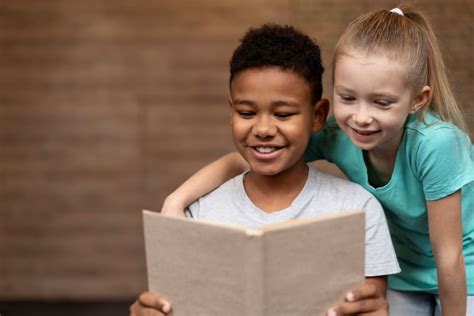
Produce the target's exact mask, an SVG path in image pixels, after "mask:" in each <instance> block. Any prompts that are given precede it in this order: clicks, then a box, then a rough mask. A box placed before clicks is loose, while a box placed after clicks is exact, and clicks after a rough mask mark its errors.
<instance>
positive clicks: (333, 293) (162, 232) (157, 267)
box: [143, 211, 365, 316]
mask: <svg viewBox="0 0 474 316" xmlns="http://www.w3.org/2000/svg"><path fill="white" fill-rule="evenodd" d="M364 218H365V215H364V213H363V212H360V211H354V212H341V213H337V214H334V215H329V216H319V217H311V218H304V219H295V220H291V221H286V222H281V223H277V224H272V225H268V226H264V227H262V228H261V229H256V230H251V229H245V228H243V227H240V226H237V225H235V226H233V225H228V224H220V223H216V222H209V221H202V220H193V219H182V218H170V217H165V216H162V215H160V214H159V213H155V212H150V211H143V220H144V233H145V247H146V260H147V270H148V285H149V290H150V291H152V292H156V293H159V294H160V295H161V296H163V297H164V298H166V299H167V300H169V301H170V302H171V303H172V305H173V311H174V313H173V315H174V316H185V315H229V316H232V315H249V316H254V315H255V316H264V315H324V313H325V312H326V310H327V309H328V308H329V307H330V306H332V305H333V304H335V303H337V302H339V301H341V299H342V298H343V297H344V294H345V293H346V291H347V290H349V289H351V288H353V287H354V286H356V285H357V284H359V283H361V282H363V280H364V248H365V224H364V222H365V221H364Z"/></svg>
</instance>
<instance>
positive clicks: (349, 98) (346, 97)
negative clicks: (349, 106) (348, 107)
mask: <svg viewBox="0 0 474 316" xmlns="http://www.w3.org/2000/svg"><path fill="white" fill-rule="evenodd" d="M340 97H341V100H342V101H343V102H352V101H354V100H355V98H354V97H352V96H350V95H346V94H341V95H340Z"/></svg>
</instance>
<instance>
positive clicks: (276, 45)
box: [230, 24, 324, 103]
mask: <svg viewBox="0 0 474 316" xmlns="http://www.w3.org/2000/svg"><path fill="white" fill-rule="evenodd" d="M240 42H241V43H240V45H239V46H238V47H237V48H236V49H235V51H234V53H233V55H232V58H231V60H230V82H232V80H233V79H234V77H235V76H236V75H237V74H238V73H239V72H241V71H243V70H246V69H249V68H264V67H272V66H277V67H280V68H282V69H284V70H291V71H294V72H295V73H297V74H299V75H300V76H301V77H302V78H304V79H305V80H306V81H307V82H308V84H309V85H310V87H311V90H312V101H313V103H315V102H317V101H319V100H320V99H321V96H322V93H323V88H322V82H321V81H322V74H323V72H324V68H323V65H322V63H321V52H320V49H319V46H318V45H317V44H316V42H315V41H313V40H312V39H311V38H310V37H309V36H307V35H305V34H304V33H302V32H300V31H298V30H297V29H295V28H294V27H292V26H288V25H285V26H282V25H277V24H264V25H262V26H261V27H259V28H251V29H250V30H249V31H248V32H247V33H246V34H245V35H244V37H243V38H242V39H241V41H240Z"/></svg>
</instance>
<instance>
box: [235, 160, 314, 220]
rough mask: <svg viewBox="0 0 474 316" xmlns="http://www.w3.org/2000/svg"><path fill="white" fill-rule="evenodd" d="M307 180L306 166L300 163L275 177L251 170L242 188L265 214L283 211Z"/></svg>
mask: <svg viewBox="0 0 474 316" xmlns="http://www.w3.org/2000/svg"><path fill="white" fill-rule="evenodd" d="M307 178H308V166H307V165H306V163H305V162H304V161H300V162H298V163H296V164H295V165H293V166H292V167H291V168H289V169H287V170H285V171H283V172H280V173H278V174H276V175H272V176H265V175H259V174H256V173H254V172H252V170H251V171H250V172H249V173H248V174H247V175H246V177H245V178H244V188H245V192H246V193H247V195H248V197H249V198H250V200H252V202H253V203H254V204H255V205H256V206H257V207H258V208H260V209H262V210H264V211H265V212H268V213H272V212H276V211H280V210H282V209H285V208H287V207H289V206H290V205H291V203H292V202H293V200H294V199H295V198H296V197H297V196H298V194H299V193H300V192H301V190H302V189H303V187H304V185H305V184H306V180H307Z"/></svg>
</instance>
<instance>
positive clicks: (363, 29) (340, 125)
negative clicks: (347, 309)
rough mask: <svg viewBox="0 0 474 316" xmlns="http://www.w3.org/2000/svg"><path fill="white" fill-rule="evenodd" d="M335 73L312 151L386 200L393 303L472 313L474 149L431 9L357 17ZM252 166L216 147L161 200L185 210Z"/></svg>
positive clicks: (170, 208)
mask: <svg viewBox="0 0 474 316" xmlns="http://www.w3.org/2000/svg"><path fill="white" fill-rule="evenodd" d="M333 81H334V88H333V104H334V105H333V106H334V108H333V110H334V117H333V118H330V119H329V120H328V122H327V123H326V126H325V128H324V129H323V130H322V131H321V132H318V133H317V134H314V135H313V136H312V138H311V142H310V144H309V147H308V148H307V151H306V158H307V160H308V161H313V160H316V159H326V160H328V161H330V162H334V163H335V164H336V165H337V166H338V167H339V168H340V169H341V170H342V171H343V172H344V173H345V175H346V176H347V177H348V178H349V179H350V180H352V181H354V182H357V183H359V184H360V185H362V186H363V187H364V188H365V189H367V190H368V191H370V192H371V193H372V194H373V195H375V196H376V197H377V198H378V199H379V201H380V202H381V203H382V205H383V206H384V210H385V212H386V216H387V219H388V222H389V226H390V231H391V236H392V239H393V243H394V246H395V250H396V252H397V257H398V260H399V263H400V266H401V268H402V272H401V273H400V274H398V275H394V276H390V277H389V288H390V290H389V292H388V300H389V307H390V315H392V316H397V315H402V316H406V315H433V314H434V315H440V314H441V307H442V313H443V315H471V316H472V315H474V296H472V295H474V242H473V240H474V163H473V158H474V157H473V156H474V155H473V154H474V151H473V147H472V144H471V141H470V139H469V136H467V135H468V133H467V127H466V126H465V124H464V122H463V117H462V112H461V109H460V107H459V106H458V105H457V104H456V101H455V99H454V97H453V94H452V92H451V89H450V87H449V83H448V80H447V76H446V72H445V68H444V64H443V60H442V57H441V53H440V50H439V48H438V44H437V40H436V38H435V36H434V34H433V31H432V29H431V27H430V25H429V23H428V22H427V20H426V18H425V17H424V16H423V15H422V14H420V13H419V12H418V11H416V10H414V9H412V8H410V7H408V6H401V7H400V8H396V9H393V10H391V11H386V10H381V11H377V12H371V13H369V14H366V15H363V16H361V17H359V18H357V19H356V20H355V21H353V22H352V23H351V24H350V25H349V26H348V27H347V29H346V30H345V31H344V33H343V35H342V37H341V38H340V40H339V42H338V44H337V46H336V50H335V55H334V59H333ZM245 168H247V166H246V165H245V163H244V162H243V160H242V158H240V157H239V156H238V155H237V154H230V155H228V156H226V157H224V158H221V159H220V160H218V161H217V162H215V163H213V164H211V165H210V166H208V167H206V168H204V169H202V170H201V171H200V172H198V173H197V174H196V175H195V176H193V177H191V178H190V179H189V180H188V181H187V182H186V183H185V184H183V185H182V186H181V187H180V188H178V190H176V191H175V192H174V193H173V194H172V195H170V196H169V197H168V198H167V199H166V201H165V204H164V206H163V210H162V211H163V212H164V213H168V214H170V213H179V212H182V210H183V209H184V207H185V206H186V205H187V204H189V203H190V202H192V201H193V200H195V199H196V198H197V197H199V196H200V195H203V194H205V193H207V192H208V191H209V190H210V189H212V188H214V187H216V186H217V185H219V184H220V183H222V182H224V181H225V180H227V179H229V178H231V177H233V176H235V175H237V174H239V173H241V172H242V171H243V170H244V169H245ZM466 275H467V278H466ZM466 293H467V295H466ZM466 306H467V310H466ZM466 313H467V314H466Z"/></svg>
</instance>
